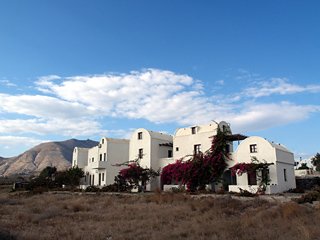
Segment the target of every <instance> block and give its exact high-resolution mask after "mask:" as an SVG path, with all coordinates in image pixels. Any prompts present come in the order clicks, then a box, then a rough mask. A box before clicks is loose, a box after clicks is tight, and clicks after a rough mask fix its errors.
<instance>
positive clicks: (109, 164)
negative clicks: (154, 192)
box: [72, 137, 129, 186]
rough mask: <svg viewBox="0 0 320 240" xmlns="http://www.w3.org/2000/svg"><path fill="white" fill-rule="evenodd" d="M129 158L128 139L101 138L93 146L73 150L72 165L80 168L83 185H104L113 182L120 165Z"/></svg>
mask: <svg viewBox="0 0 320 240" xmlns="http://www.w3.org/2000/svg"><path fill="white" fill-rule="evenodd" d="M128 159H129V140H127V139H113V138H105V137H104V138H101V140H100V142H99V145H98V146H95V147H93V148H78V147H76V148H75V149H74V151H73V160H72V166H73V167H75V166H78V167H79V168H82V169H83V171H84V173H85V177H84V179H83V185H85V186H89V185H94V186H105V185H109V184H113V183H114V178H115V176H117V175H118V174H119V171H120V169H121V167H119V166H115V165H117V164H121V163H125V162H127V161H128Z"/></svg>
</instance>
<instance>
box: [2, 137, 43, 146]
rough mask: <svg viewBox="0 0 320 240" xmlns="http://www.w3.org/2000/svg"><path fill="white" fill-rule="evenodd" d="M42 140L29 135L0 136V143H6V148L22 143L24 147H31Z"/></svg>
mask: <svg viewBox="0 0 320 240" xmlns="http://www.w3.org/2000/svg"><path fill="white" fill-rule="evenodd" d="M42 142H44V140H41V139H36V138H31V137H21V136H11V135H9V136H0V144H1V145H6V147H7V148H11V147H12V146H17V145H23V146H26V147H31V146H34V145H37V144H40V143H42Z"/></svg>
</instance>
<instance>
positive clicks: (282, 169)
mask: <svg viewBox="0 0 320 240" xmlns="http://www.w3.org/2000/svg"><path fill="white" fill-rule="evenodd" d="M252 158H256V159H257V160H258V161H260V162H266V163H270V164H272V165H270V166H269V167H268V172H267V173H264V174H269V178H270V183H269V185H268V186H267V189H266V193H268V194H273V193H280V192H284V191H287V190H289V189H294V188H295V187H296V182H295V174H294V156H293V153H292V152H290V151H289V150H288V149H287V148H286V147H284V146H283V145H280V144H276V143H273V142H269V141H267V140H266V139H264V138H262V137H257V136H253V137H248V138H246V139H245V140H243V141H242V142H241V143H240V145H239V147H238V148H237V150H236V152H235V154H234V160H235V163H251V159H252ZM257 174H262V173H257ZM236 182H237V183H236V184H235V185H230V186H229V191H232V192H239V191H240V189H243V190H247V191H250V192H253V193H255V192H257V190H258V188H259V181H258V179H257V176H256V175H253V176H252V174H251V175H250V174H247V173H244V174H242V175H241V176H236Z"/></svg>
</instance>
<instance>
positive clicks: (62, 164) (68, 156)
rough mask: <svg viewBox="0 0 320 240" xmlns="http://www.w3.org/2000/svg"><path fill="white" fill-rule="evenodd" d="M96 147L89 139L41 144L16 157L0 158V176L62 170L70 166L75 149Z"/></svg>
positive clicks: (94, 142) (96, 143) (95, 143)
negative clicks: (46, 169) (55, 169)
mask: <svg viewBox="0 0 320 240" xmlns="http://www.w3.org/2000/svg"><path fill="white" fill-rule="evenodd" d="M97 145H98V142H96V141H92V140H89V139H88V140H77V139H70V140H66V141H61V142H46V143H41V144H39V145H37V146H35V147H33V148H31V149H29V150H28V151H25V152H24V153H22V154H20V155H19V156H17V157H12V158H1V157H0V176H10V175H15V174H23V175H30V174H37V173H39V172H40V171H41V170H42V169H44V168H45V167H47V166H54V167H56V168H57V169H58V170H64V169H67V168H69V167H70V166H71V161H72V152H73V149H74V148H75V147H82V148H91V147H94V146H97Z"/></svg>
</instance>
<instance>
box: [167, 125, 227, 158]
mask: <svg viewBox="0 0 320 240" xmlns="http://www.w3.org/2000/svg"><path fill="white" fill-rule="evenodd" d="M218 127H220V129H221V130H225V129H226V130H228V131H229V132H230V134H231V129H230V127H229V125H228V124H227V123H226V122H224V121H222V122H220V123H216V122H211V123H209V124H206V125H196V126H190V127H185V128H179V129H177V130H176V132H175V134H174V137H173V150H174V152H173V158H174V159H175V160H178V159H182V158H185V157H188V156H190V157H191V156H192V155H193V154H194V153H199V152H203V153H205V152H206V151H208V150H209V149H210V148H211V144H212V138H213V136H215V135H216V134H217V129H218ZM228 146H229V147H228V152H230V153H232V151H233V147H232V142H230V144H229V145H228ZM187 159H188V158H187Z"/></svg>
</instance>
